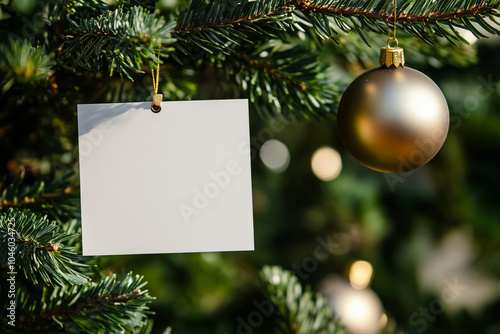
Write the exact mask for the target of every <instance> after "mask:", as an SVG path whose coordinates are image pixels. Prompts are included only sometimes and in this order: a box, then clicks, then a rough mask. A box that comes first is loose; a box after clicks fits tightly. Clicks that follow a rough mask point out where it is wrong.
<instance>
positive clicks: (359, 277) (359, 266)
mask: <svg viewBox="0 0 500 334" xmlns="http://www.w3.org/2000/svg"><path fill="white" fill-rule="evenodd" d="M372 273H373V268H372V265H371V264H370V263H368V262H366V261H356V262H354V263H353V264H352V265H351V270H350V271H349V280H350V281H351V286H352V287H353V288H355V289H364V288H366V287H367V286H368V284H370V280H371V278H372Z"/></svg>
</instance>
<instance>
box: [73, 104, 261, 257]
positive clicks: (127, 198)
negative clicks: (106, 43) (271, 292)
mask: <svg viewBox="0 0 500 334" xmlns="http://www.w3.org/2000/svg"><path fill="white" fill-rule="evenodd" d="M151 107H152V106H151V103H150V102H149V103H148V102H144V103H116V104H84V105H78V133H79V150H80V187H81V207H82V239H83V255H114V254H145V253H174V252H175V253H177V252H211V251H243V250H253V249H254V238H253V217H252V186H251V173H250V144H249V142H250V141H249V120H248V101H247V100H210V101H182V102H162V103H161V111H160V112H158V113H153V112H151Z"/></svg>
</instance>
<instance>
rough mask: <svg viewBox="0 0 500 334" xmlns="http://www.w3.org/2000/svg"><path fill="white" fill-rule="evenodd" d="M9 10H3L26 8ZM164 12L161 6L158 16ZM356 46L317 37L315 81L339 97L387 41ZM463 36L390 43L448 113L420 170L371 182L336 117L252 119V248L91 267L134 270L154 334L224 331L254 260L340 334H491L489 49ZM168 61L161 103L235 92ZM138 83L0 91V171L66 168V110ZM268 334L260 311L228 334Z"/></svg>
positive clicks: (494, 278) (119, 259) (245, 302)
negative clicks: (319, 305) (440, 137)
mask: <svg viewBox="0 0 500 334" xmlns="http://www.w3.org/2000/svg"><path fill="white" fill-rule="evenodd" d="M20 3H21V4H23V6H25V7H19V8H17V9H15V10H18V11H21V12H22V11H27V12H29V11H30V10H32V9H30V7H29V1H28V2H26V1H25V2H20ZM176 5H177V2H176V1H163V2H161V3H160V7H161V6H163V7H162V10H164V11H168V10H169V8H172V7H174V6H176ZM0 22H2V21H0ZM34 29H36V27H35V28H34ZM369 36H370V37H371V41H373V42H372V43H371V44H372V48H369V47H368V46H366V45H365V44H364V43H362V42H361V41H359V39H358V41H356V39H357V38H356V37H355V34H351V35H349V34H345V36H344V37H342V38H343V39H344V41H349V42H348V43H345V44H344V45H337V44H334V43H333V42H332V43H328V44H327V46H325V47H324V50H323V55H322V57H323V58H322V59H323V61H324V62H325V63H326V64H329V66H328V69H327V70H325V73H324V75H325V76H331V77H334V78H335V80H337V81H338V82H339V86H340V87H345V86H346V85H348V84H349V83H350V82H351V81H352V80H353V78H355V77H356V76H357V75H359V74H360V73H362V72H363V71H364V70H366V69H369V68H373V67H375V66H377V62H378V51H379V47H380V46H383V45H385V37H384V36H376V35H369ZM464 36H465V37H466V38H467V39H468V40H469V42H470V43H471V46H460V47H457V48H447V49H433V48H430V47H428V46H425V45H424V44H423V43H422V42H421V41H418V40H416V39H414V38H410V37H408V36H406V37H405V36H402V37H401V40H400V45H401V46H403V47H404V48H405V51H406V58H407V66H410V67H413V68H416V69H418V70H420V71H422V72H423V73H425V74H427V75H428V76H429V77H431V78H432V79H433V80H434V81H435V82H436V83H437V84H438V86H439V87H440V88H441V89H442V91H443V93H444V95H445V96H446V99H447V101H448V105H449V109H450V117H451V123H450V129H449V134H448V138H447V140H446V142H445V144H444V146H443V148H442V149H441V151H440V152H439V153H438V155H437V156H436V157H435V158H434V159H433V160H432V161H431V162H430V163H429V164H427V165H426V166H424V167H421V168H419V169H418V170H416V171H414V172H410V173H408V174H395V175H391V174H383V173H378V172H375V171H372V170H370V169H368V168H365V167H363V166H362V165H360V164H359V163H357V162H356V161H355V160H354V159H353V158H352V157H351V156H350V155H349V154H348V153H347V152H346V151H345V149H344V148H343V147H342V144H341V142H340V140H339V137H338V135H337V130H336V122H335V120H334V119H333V120H322V121H317V120H311V121H293V120H286V119H280V118H278V119H275V120H269V119H268V120H265V119H262V118H260V117H258V116H257V114H255V113H252V114H251V137H252V150H253V153H254V154H253V159H252V182H253V206H254V229H255V251H254V252H238V253H204V254H165V255H137V256H109V257H102V258H101V259H100V264H101V266H100V267H101V268H105V271H107V270H109V272H116V273H121V274H125V273H127V272H129V271H130V270H133V271H134V273H139V274H141V275H144V276H145V278H146V280H147V281H148V282H149V285H148V289H149V291H150V294H151V295H152V296H155V297H156V298H157V299H156V300H155V301H154V302H153V303H152V304H151V309H152V310H153V311H154V312H155V315H153V316H152V317H151V318H152V319H154V324H155V330H154V332H155V333H160V332H161V331H162V330H163V329H164V328H165V327H166V326H172V328H173V333H175V334H184V333H221V334H225V333H237V331H238V326H240V325H241V323H242V322H246V323H249V319H248V317H249V316H250V314H252V312H254V311H255V310H256V306H255V302H257V303H258V302H261V301H263V300H264V299H265V298H266V297H265V295H264V294H263V290H262V283H261V281H260V278H259V270H260V269H261V268H262V266H264V265H281V266H282V267H283V268H285V269H289V270H293V271H294V272H295V273H296V275H297V276H298V278H299V280H300V281H301V283H302V284H303V285H310V286H312V288H313V289H314V290H316V291H320V292H322V293H324V294H325V295H326V296H327V297H328V299H329V301H330V302H331V305H332V307H333V309H334V310H335V312H336V313H337V314H338V315H339V316H340V317H341V319H342V320H341V321H342V322H343V323H344V324H345V325H346V326H347V327H348V328H349V329H350V330H351V332H352V333H366V334H370V333H403V332H407V333H485V334H497V333H500V317H499V315H500V261H499V260H498V259H499V258H500V205H499V203H500V196H499V191H500V177H499V172H500V111H499V108H500V63H499V61H498V60H499V59H500V58H499V54H500V39H499V38H498V37H492V38H489V39H484V40H479V41H476V40H475V38H474V37H473V36H469V35H467V34H464ZM299 38H300V36H299ZM341 41H342V39H341ZM2 52H3V53H4V54H5V53H7V52H9V51H8V50H5V49H4V50H2ZM173 64H174V63H172V64H170V65H168V63H167V64H166V65H165V66H163V67H162V68H163V71H164V72H162V75H164V78H162V79H161V82H160V91H161V92H162V93H163V94H164V98H166V99H167V100H176V99H177V100H179V99H180V100H182V99H186V98H188V99H206V98H231V97H235V94H236V93H234V92H233V90H232V89H231V86H230V85H231V84H230V83H227V82H224V81H223V79H221V78H223V76H222V74H220V73H218V71H217V69H214V68H202V69H200V68H196V66H194V65H193V66H192V68H190V67H189V65H190V64H187V65H186V66H185V67H184V68H182V69H175V68H174V65H173ZM61 73H62V74H61ZM135 78H136V79H137V80H136V82H135V83H132V82H129V81H125V82H123V81H121V80H120V78H119V77H116V76H115V77H113V78H109V76H108V74H107V73H106V72H98V73H84V74H75V73H70V71H69V70H68V71H67V72H64V71H63V70H61V71H60V72H59V74H57V75H56V76H55V77H54V76H52V77H50V78H49V83H50V80H53V83H50V89H51V90H52V91H51V92H50V93H47V92H46V91H44V93H42V92H41V91H40V90H37V89H33V90H31V91H22V90H17V91H12V90H9V92H8V93H4V94H3V95H2V96H1V97H0V107H1V109H0V110H1V111H0V122H1V123H0V149H1V152H2V153H1V158H0V160H1V165H0V171H1V173H2V174H1V175H2V176H5V177H12V176H14V175H16V174H17V173H19V172H20V170H21V168H22V167H23V168H24V169H25V172H26V177H27V179H28V180H29V179H30V178H32V179H38V178H44V177H50V176H54V175H60V174H62V173H64V172H65V171H67V170H70V169H74V170H77V161H78V154H77V132H76V126H77V125H76V104H77V103H95V102H118V101H121V102H125V101H136V100H141V99H142V100H144V98H146V99H147V100H148V99H150V95H149V93H150V89H151V87H152V86H151V84H150V82H149V81H148V80H150V77H149V76H148V75H147V73H146V74H145V75H135ZM133 87H143V88H142V89H143V90H144V93H142V95H141V94H136V93H137V90H134V89H133ZM144 87H145V88H144ZM134 94H135V95H134ZM144 94H147V95H146V97H145V95H144ZM240 97H241V96H240ZM9 124H11V125H9ZM240 328H241V327H240ZM248 328H250V329H248ZM273 328H274V322H273V316H272V315H271V316H269V317H265V319H264V321H263V323H262V324H261V325H259V326H255V327H254V326H252V325H250V327H248V326H247V329H245V330H243V331H241V330H240V332H242V333H271V332H272V329H273Z"/></svg>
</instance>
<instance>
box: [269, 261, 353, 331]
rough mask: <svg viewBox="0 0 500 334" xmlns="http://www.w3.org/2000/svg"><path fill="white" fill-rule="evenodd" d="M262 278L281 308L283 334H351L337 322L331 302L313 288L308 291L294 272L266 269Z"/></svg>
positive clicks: (274, 300)
mask: <svg viewBox="0 0 500 334" xmlns="http://www.w3.org/2000/svg"><path fill="white" fill-rule="evenodd" d="M260 275H261V278H262V280H263V282H264V284H265V287H266V292H267V295H268V297H269V298H270V299H271V301H272V302H273V304H274V306H275V307H276V308H277V311H278V315H279V317H278V323H279V325H280V329H281V331H282V333H289V334H309V333H315V334H341V333H342V334H343V333H347V331H346V330H345V328H344V327H343V326H341V325H340V324H339V323H338V322H337V320H336V319H335V316H334V314H333V311H332V310H331V309H330V307H329V305H328V302H327V300H326V299H325V298H323V297H322V296H321V295H319V294H317V293H314V292H312V291H311V290H310V288H309V287H307V288H306V290H305V291H304V290H303V289H302V286H301V285H300V283H299V281H298V279H297V277H296V276H295V275H294V274H293V273H292V272H290V271H287V270H283V269H282V268H281V267H277V266H273V267H270V266H265V267H264V268H263V269H262V270H261V272H260Z"/></svg>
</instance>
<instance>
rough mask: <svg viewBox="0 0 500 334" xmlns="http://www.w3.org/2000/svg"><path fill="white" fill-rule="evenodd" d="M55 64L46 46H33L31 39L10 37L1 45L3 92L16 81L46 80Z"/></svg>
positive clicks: (32, 82) (23, 82) (0, 81)
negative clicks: (21, 39)
mask: <svg viewBox="0 0 500 334" xmlns="http://www.w3.org/2000/svg"><path fill="white" fill-rule="evenodd" d="M53 65H55V62H54V60H53V56H52V55H51V54H47V53H46V51H45V47H43V46H37V47H33V46H31V42H30V41H29V40H23V41H20V40H17V39H10V40H9V41H8V43H6V44H1V45H0V73H1V74H2V78H1V79H0V85H1V86H2V92H3V93H5V92H7V91H8V90H9V89H10V88H11V87H12V85H13V84H14V83H16V82H17V83H20V84H34V83H40V82H42V81H44V80H46V79H47V78H48V76H49V75H50V74H51V73H52V66H53Z"/></svg>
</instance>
